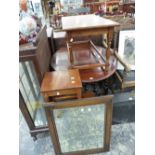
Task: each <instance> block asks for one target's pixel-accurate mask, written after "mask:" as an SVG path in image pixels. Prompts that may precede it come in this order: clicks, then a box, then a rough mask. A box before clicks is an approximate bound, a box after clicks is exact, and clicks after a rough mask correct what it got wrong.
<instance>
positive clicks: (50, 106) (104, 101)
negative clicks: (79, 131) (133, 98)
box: [43, 95, 113, 155]
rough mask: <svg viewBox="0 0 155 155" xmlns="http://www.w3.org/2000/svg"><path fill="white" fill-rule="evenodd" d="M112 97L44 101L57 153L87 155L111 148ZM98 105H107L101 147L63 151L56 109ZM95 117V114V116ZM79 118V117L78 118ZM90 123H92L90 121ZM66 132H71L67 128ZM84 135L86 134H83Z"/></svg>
mask: <svg viewBox="0 0 155 155" xmlns="http://www.w3.org/2000/svg"><path fill="white" fill-rule="evenodd" d="M112 97H113V96H110V95H109V96H100V97H92V98H87V99H79V100H72V101H63V102H49V103H44V104H43V105H44V108H45V111H46V116H47V120H48V126H49V132H50V135H51V140H52V142H53V146H54V150H55V154H56V155H68V154H69V155H87V154H94V153H100V152H105V151H109V149H110V136H111V123H112V107H113V106H112ZM97 105H103V106H105V110H103V115H104V116H105V117H104V118H103V119H104V125H103V126H104V127H103V132H104V134H103V139H104V140H103V143H102V146H101V147H97V148H96V147H95V148H92V147H91V148H89V149H83V150H78V151H76V150H75V151H72V152H68V151H67V152H62V147H61V142H60V137H59V136H58V129H57V126H56V121H55V119H56V118H55V117H54V111H55V110H59V109H62V110H63V109H65V110H67V109H68V108H75V107H81V106H84V107H88V106H89V107H93V106H97ZM94 117H95V116H94ZM77 119H78V118H77ZM88 123H91V122H90V121H89V122H88ZM66 132H69V130H67V131H66ZM83 136H84V135H83Z"/></svg>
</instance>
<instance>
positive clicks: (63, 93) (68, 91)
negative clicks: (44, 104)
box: [45, 89, 81, 96]
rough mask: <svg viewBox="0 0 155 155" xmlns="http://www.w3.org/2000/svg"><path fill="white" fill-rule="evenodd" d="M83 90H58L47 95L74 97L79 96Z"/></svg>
mask: <svg viewBox="0 0 155 155" xmlns="http://www.w3.org/2000/svg"><path fill="white" fill-rule="evenodd" d="M79 91H81V89H67V90H57V91H52V92H47V93H45V94H46V95H47V96H63V95H72V94H73V95H74V94H78V92H79Z"/></svg>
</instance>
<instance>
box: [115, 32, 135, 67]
mask: <svg viewBox="0 0 155 155" xmlns="http://www.w3.org/2000/svg"><path fill="white" fill-rule="evenodd" d="M118 54H119V56H120V57H121V58H122V60H123V61H125V62H126V63H127V64H128V65H129V66H130V68H131V70H135V30H123V31H120V33H119V44H118ZM117 69H118V70H123V69H124V67H123V66H122V65H121V63H120V62H118V65H117Z"/></svg>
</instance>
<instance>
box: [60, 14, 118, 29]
mask: <svg viewBox="0 0 155 155" xmlns="http://www.w3.org/2000/svg"><path fill="white" fill-rule="evenodd" d="M114 26H119V23H117V22H114V21H112V20H109V19H105V18H102V17H99V16H96V15H94V14H90V15H79V16H68V17H62V29H63V30H65V31H69V30H77V29H78V30H79V29H87V30H88V29H89V28H99V27H114Z"/></svg>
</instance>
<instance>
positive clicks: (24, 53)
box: [19, 26, 51, 138]
mask: <svg viewBox="0 0 155 155" xmlns="http://www.w3.org/2000/svg"><path fill="white" fill-rule="evenodd" d="M50 61H51V51H50V48H49V43H48V38H47V33H46V26H43V27H42V28H41V30H40V32H39V33H38V35H37V37H36V39H35V40H34V42H33V43H27V44H23V45H20V46H19V62H20V63H21V64H22V65H23V66H24V68H25V72H26V76H27V77H29V79H31V78H30V77H31V76H32V75H30V74H29V73H28V68H26V64H25V63H27V62H28V63H29V62H31V63H30V64H31V65H32V68H34V74H35V75H36V77H33V78H34V79H35V80H36V81H37V82H38V83H39V84H41V82H42V78H43V76H44V74H45V72H47V71H49V66H50ZM28 82H29V83H28V85H27V87H28V86H29V87H30V89H31V90H32V92H35V90H34V89H35V88H34V86H33V84H34V81H31V80H29V81H28ZM34 94H35V93H34ZM35 99H36V100H37V96H35ZM27 104H29V102H27V101H26V100H24V98H23V94H22V91H21V90H19V107H20V110H21V112H22V114H23V116H24V118H25V121H26V122H27V124H28V127H29V130H30V133H31V135H32V136H33V137H34V138H36V135H37V133H40V132H45V131H48V128H47V126H41V127H39V126H36V125H35V122H34V120H33V118H32V116H31V115H30V111H29V109H28V106H30V105H27Z"/></svg>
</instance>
